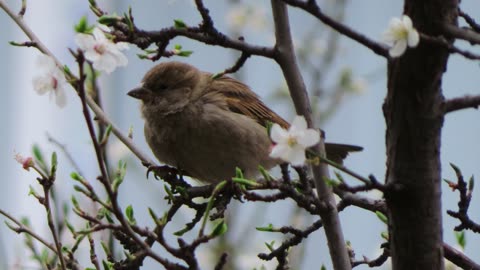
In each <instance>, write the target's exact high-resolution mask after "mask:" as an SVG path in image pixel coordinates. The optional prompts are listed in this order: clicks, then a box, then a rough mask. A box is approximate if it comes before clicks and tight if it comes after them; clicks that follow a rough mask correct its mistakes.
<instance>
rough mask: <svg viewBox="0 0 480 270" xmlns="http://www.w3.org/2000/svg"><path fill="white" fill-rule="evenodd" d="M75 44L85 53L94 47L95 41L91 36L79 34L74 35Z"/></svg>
mask: <svg viewBox="0 0 480 270" xmlns="http://www.w3.org/2000/svg"><path fill="white" fill-rule="evenodd" d="M75 43H76V44H77V46H78V47H79V48H80V49H81V50H83V51H86V50H90V49H92V48H93V46H95V39H94V38H93V37H92V36H91V35H87V34H82V33H79V34H76V35H75Z"/></svg>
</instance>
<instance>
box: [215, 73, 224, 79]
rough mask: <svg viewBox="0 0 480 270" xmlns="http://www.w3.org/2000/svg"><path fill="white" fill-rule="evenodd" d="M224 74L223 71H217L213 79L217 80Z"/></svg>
mask: <svg viewBox="0 0 480 270" xmlns="http://www.w3.org/2000/svg"><path fill="white" fill-rule="evenodd" d="M222 76H223V72H219V73H215V74H213V75H212V80H216V79H218V78H220V77H222Z"/></svg>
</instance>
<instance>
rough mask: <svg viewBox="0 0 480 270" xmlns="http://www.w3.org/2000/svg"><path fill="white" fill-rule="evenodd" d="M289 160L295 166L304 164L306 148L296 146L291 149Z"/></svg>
mask: <svg viewBox="0 0 480 270" xmlns="http://www.w3.org/2000/svg"><path fill="white" fill-rule="evenodd" d="M288 161H289V162H290V163H291V164H292V165H293V166H302V165H303V164H305V149H303V148H301V147H295V148H293V149H291V151H290V153H289V157H288Z"/></svg>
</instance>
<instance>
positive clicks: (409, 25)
mask: <svg viewBox="0 0 480 270" xmlns="http://www.w3.org/2000/svg"><path fill="white" fill-rule="evenodd" d="M402 24H403V26H404V27H405V28H407V29H412V28H413V23H412V19H410V17H408V16H407V15H403V16H402Z"/></svg>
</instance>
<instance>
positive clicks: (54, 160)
mask: <svg viewBox="0 0 480 270" xmlns="http://www.w3.org/2000/svg"><path fill="white" fill-rule="evenodd" d="M57 165H58V161H57V153H56V152H53V153H52V167H51V169H50V176H51V177H55V174H56V172H57Z"/></svg>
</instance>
